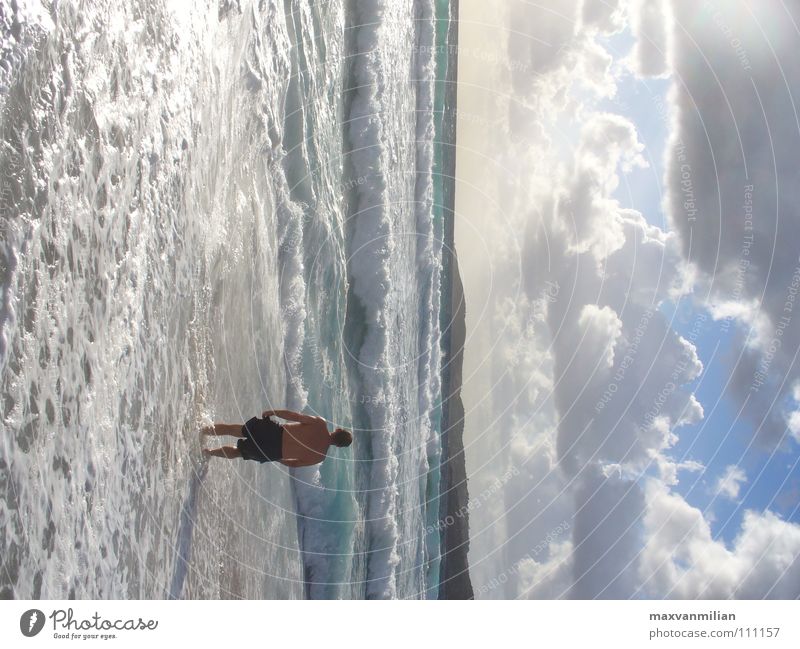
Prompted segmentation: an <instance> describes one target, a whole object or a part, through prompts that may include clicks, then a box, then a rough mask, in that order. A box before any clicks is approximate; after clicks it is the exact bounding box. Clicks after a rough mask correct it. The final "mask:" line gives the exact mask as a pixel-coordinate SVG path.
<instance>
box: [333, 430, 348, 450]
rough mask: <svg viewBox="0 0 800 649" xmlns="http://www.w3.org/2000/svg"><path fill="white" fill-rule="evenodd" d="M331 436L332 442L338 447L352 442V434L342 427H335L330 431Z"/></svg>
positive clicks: (343, 446)
mask: <svg viewBox="0 0 800 649" xmlns="http://www.w3.org/2000/svg"><path fill="white" fill-rule="evenodd" d="M331 438H332V439H333V443H334V444H335V445H336V446H338V447H339V448H345V447H346V446H350V444H352V443H353V435H352V434H351V433H350V431H349V430H345V429H344V428H337V429H336V430H335V431H333V432H332V433H331Z"/></svg>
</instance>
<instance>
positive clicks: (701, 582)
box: [637, 481, 800, 599]
mask: <svg viewBox="0 0 800 649" xmlns="http://www.w3.org/2000/svg"><path fill="white" fill-rule="evenodd" d="M645 494H646V496H645V497H646V499H647V507H646V512H647V513H646V516H645V519H644V533H645V537H646V539H647V542H646V544H645V547H644V549H643V551H642V555H641V561H640V564H639V577H640V580H641V587H640V588H639V589H638V591H637V592H638V594H643V595H647V596H653V597H670V598H676V599H689V598H709V599H726V598H729V597H740V598H745V599H756V598H765V597H770V598H776V599H795V598H797V597H798V595H800V560H798V557H800V525H795V524H792V523H789V522H786V521H783V520H781V519H780V518H778V516H777V515H775V514H773V513H771V512H769V511H766V512H763V513H759V512H754V511H747V512H745V515H744V518H743V521H742V527H741V530H740V532H739V534H738V535H737V537H736V539H735V540H734V542H733V544H732V546H731V547H730V548H729V547H727V546H726V545H725V544H724V543H723V542H721V541H717V540H714V539H713V537H712V534H711V529H710V527H709V524H708V522H707V520H706V519H705V518H704V517H703V513H702V512H701V511H700V510H699V509H696V508H694V507H691V506H690V505H689V504H688V503H687V502H686V501H685V500H684V499H683V498H681V497H680V496H679V495H676V494H672V493H670V492H669V491H668V490H667V488H666V487H664V486H663V485H661V484H659V483H658V482H656V481H650V482H649V484H648V486H647V488H646V490H645Z"/></svg>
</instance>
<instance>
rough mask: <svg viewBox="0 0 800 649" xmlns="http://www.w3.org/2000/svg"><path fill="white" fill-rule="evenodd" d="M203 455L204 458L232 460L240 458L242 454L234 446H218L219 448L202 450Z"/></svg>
mask: <svg viewBox="0 0 800 649" xmlns="http://www.w3.org/2000/svg"><path fill="white" fill-rule="evenodd" d="M203 455H205V456H206V457H211V456H212V455H213V456H214V457H226V458H228V459H229V460H233V459H235V458H237V457H242V452H241V451H240V450H239V449H238V448H236V447H235V446H220V447H219V448H204V449H203Z"/></svg>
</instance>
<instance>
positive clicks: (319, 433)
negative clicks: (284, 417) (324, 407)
mask: <svg viewBox="0 0 800 649" xmlns="http://www.w3.org/2000/svg"><path fill="white" fill-rule="evenodd" d="M328 446H330V435H329V434H328V426H327V424H326V423H325V420H324V419H322V418H321V417H313V418H310V421H308V422H302V423H301V422H294V421H292V422H286V423H284V424H283V448H282V455H283V458H284V459H286V460H298V461H299V462H300V463H302V464H318V463H319V462H322V461H323V460H324V459H325V454H326V453H327V452H328Z"/></svg>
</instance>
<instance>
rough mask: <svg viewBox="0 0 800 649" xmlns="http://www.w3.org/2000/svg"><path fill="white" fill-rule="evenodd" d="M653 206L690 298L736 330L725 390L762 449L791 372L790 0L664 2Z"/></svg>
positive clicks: (798, 142) (794, 255) (798, 342)
mask: <svg viewBox="0 0 800 649" xmlns="http://www.w3.org/2000/svg"><path fill="white" fill-rule="evenodd" d="M672 6H673V14H674V19H675V23H674V29H673V47H672V53H673V56H672V59H673V66H674V70H673V73H674V77H673V78H674V83H673V88H672V93H671V97H670V101H671V106H672V111H673V113H674V115H675V120H674V124H673V125H672V135H671V141H670V144H669V149H668V151H669V153H668V160H667V172H666V185H667V187H666V190H667V191H666V200H665V208H666V211H667V213H668V214H669V217H670V219H671V222H672V224H673V226H674V228H675V230H676V232H677V234H678V235H679V238H680V243H681V250H682V254H683V256H684V258H685V259H686V260H687V262H689V263H690V264H691V265H693V266H694V267H695V268H696V270H697V273H698V274H697V276H696V286H695V295H696V298H697V300H698V302H699V303H700V304H701V305H704V306H706V307H707V308H709V309H710V311H711V312H712V313H714V314H715V317H716V318H719V319H723V318H732V320H731V324H733V325H734V326H737V325H738V326H737V340H736V346H735V349H734V350H732V353H731V354H730V364H731V366H730V373H731V377H732V381H731V390H730V394H731V396H733V397H734V398H735V399H736V400H737V401H738V403H739V404H740V405H746V407H745V408H744V409H743V412H744V415H745V416H746V417H747V418H748V419H749V421H750V422H751V424H752V425H753V427H754V429H755V430H756V432H757V438H758V440H759V442H761V443H762V444H764V445H766V446H767V447H768V448H774V447H775V446H784V447H785V445H786V443H787V440H788V435H787V422H786V417H785V414H784V413H783V412H782V411H781V409H780V408H776V407H774V405H775V404H777V403H781V402H782V401H784V400H785V399H786V398H787V397H788V396H789V395H790V393H791V386H792V385H793V383H794V382H795V381H796V380H797V379H798V378H800V367H798V363H797V362H796V352H797V350H798V347H799V346H800V326H797V324H798V323H797V319H798V318H800V314H798V310H800V309H796V308H795V299H796V294H797V290H798V287H799V286H800V259H799V258H798V255H799V253H798V249H797V243H796V242H797V241H798V238H799V237H800V218H798V216H799V215H798V205H800V183H798V175H797V151H798V150H800V122H798V114H797V109H796V106H797V104H798V101H797V97H796V92H797V90H796V89H797V88H798V87H800V59H798V57H797V56H796V48H797V32H796V28H795V26H796V25H797V24H798V22H799V21H800V6H798V5H797V4H796V3H781V4H780V5H775V6H773V5H772V4H770V3H755V2H735V3H732V2H728V3H726V2H714V1H711V0H705V1H703V2H695V1H694V0H674V1H673V3H672Z"/></svg>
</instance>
